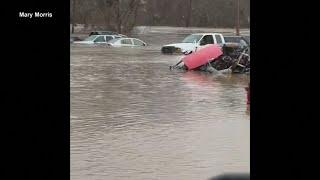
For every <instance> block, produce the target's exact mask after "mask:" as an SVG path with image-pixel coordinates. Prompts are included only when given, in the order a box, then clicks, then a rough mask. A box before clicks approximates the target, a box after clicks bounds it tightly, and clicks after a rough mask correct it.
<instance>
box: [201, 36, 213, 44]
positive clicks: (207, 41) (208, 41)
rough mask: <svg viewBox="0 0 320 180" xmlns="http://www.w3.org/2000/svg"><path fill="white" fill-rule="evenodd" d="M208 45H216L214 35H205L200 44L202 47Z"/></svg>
mask: <svg viewBox="0 0 320 180" xmlns="http://www.w3.org/2000/svg"><path fill="white" fill-rule="evenodd" d="M206 44H214V41H213V37H212V35H205V36H204V37H203V38H202V39H201V42H200V45H206Z"/></svg>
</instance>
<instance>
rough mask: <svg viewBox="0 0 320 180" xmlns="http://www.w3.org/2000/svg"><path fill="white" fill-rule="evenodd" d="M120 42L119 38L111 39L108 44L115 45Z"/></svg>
mask: <svg viewBox="0 0 320 180" xmlns="http://www.w3.org/2000/svg"><path fill="white" fill-rule="evenodd" d="M118 40H119V38H115V39H111V40H110V41H108V43H111V44H113V43H115V42H116V41H118Z"/></svg>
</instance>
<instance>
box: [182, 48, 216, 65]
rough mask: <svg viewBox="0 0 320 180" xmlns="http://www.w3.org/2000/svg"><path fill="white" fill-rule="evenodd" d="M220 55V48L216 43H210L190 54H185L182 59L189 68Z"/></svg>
mask: <svg viewBox="0 0 320 180" xmlns="http://www.w3.org/2000/svg"><path fill="white" fill-rule="evenodd" d="M221 55H222V50H221V48H220V47H219V46H218V45H214V44H210V45H207V47H204V48H202V49H200V50H198V51H196V52H194V53H192V54H190V55H187V56H186V57H184V58H183V59H182V61H183V63H184V65H186V66H187V67H188V69H189V70H192V69H195V68H197V67H200V66H202V65H204V64H206V63H208V62H209V61H212V60H214V59H216V58H217V57H219V56H221Z"/></svg>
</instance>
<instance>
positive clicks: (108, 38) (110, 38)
mask: <svg viewBox="0 0 320 180" xmlns="http://www.w3.org/2000/svg"><path fill="white" fill-rule="evenodd" d="M105 38H106V43H107V42H108V41H110V40H112V39H114V37H113V36H105Z"/></svg>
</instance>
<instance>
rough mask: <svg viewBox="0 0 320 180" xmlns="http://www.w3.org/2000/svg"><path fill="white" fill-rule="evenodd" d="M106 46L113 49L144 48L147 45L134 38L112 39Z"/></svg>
mask: <svg viewBox="0 0 320 180" xmlns="http://www.w3.org/2000/svg"><path fill="white" fill-rule="evenodd" d="M107 44H108V45H109V46H114V47H139V46H146V45H147V43H145V42H143V41H141V40H140V39H136V38H117V39H112V40H110V41H109V42H108V43H107Z"/></svg>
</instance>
